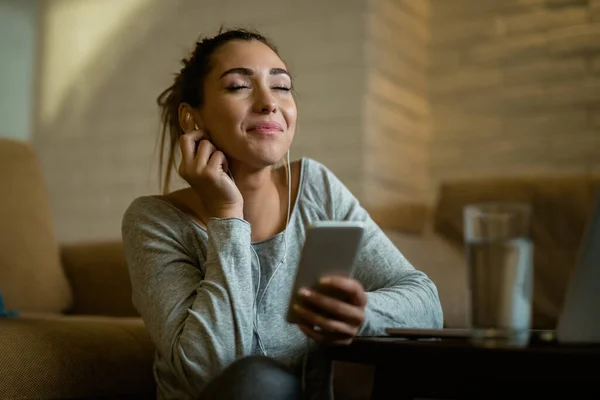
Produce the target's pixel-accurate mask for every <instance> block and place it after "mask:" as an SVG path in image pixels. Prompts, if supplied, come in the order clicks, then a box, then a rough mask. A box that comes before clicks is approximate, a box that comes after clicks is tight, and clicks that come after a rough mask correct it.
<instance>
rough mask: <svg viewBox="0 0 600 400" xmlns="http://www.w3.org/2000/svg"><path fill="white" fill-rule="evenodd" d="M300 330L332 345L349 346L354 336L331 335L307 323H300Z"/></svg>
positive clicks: (314, 338)
mask: <svg viewBox="0 0 600 400" xmlns="http://www.w3.org/2000/svg"><path fill="white" fill-rule="evenodd" d="M299 327H300V330H301V331H302V332H303V333H304V334H305V335H306V336H308V337H309V338H311V339H312V340H314V341H315V342H320V343H326V344H329V345H332V346H347V345H349V344H350V343H352V339H353V338H339V337H335V336H331V335H327V334H325V333H323V332H322V331H316V330H315V329H313V328H311V327H309V326H307V325H299Z"/></svg>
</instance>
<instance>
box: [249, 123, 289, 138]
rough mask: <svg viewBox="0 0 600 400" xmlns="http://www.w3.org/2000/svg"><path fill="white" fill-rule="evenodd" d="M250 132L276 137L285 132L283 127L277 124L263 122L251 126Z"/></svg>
mask: <svg viewBox="0 0 600 400" xmlns="http://www.w3.org/2000/svg"><path fill="white" fill-rule="evenodd" d="M248 132H256V133H261V134H264V135H274V134H277V133H281V132H283V127H282V126H281V125H280V124H278V123H277V122H273V121H262V122H257V123H256V124H252V125H250V127H249V128H248Z"/></svg>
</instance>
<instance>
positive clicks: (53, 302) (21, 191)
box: [0, 139, 71, 312]
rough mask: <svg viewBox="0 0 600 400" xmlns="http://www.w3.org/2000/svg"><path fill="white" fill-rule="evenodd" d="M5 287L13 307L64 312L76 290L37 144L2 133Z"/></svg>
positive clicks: (0, 250) (0, 255)
mask: <svg viewBox="0 0 600 400" xmlns="http://www.w3.org/2000/svg"><path fill="white" fill-rule="evenodd" d="M0 188H2V196H0V291H2V292H3V293H4V301H5V303H6V307H7V308H9V309H18V310H20V311H31V312H60V311H62V310H64V309H66V308H67V307H68V306H69V304H70V302H71V292H70V288H69V285H68V282H67V279H66V277H65V275H64V272H63V270H62V268H61V266H60V261H59V251H58V245H57V243H56V240H55V237H54V231H53V223H52V218H51V216H50V207H49V204H48V199H47V194H46V190H45V187H44V183H43V178H42V174H41V171H40V167H39V165H38V162H37V159H36V156H35V154H34V152H33V150H32V148H31V147H30V146H29V145H28V144H26V143H24V142H19V141H15V140H8V139H0Z"/></svg>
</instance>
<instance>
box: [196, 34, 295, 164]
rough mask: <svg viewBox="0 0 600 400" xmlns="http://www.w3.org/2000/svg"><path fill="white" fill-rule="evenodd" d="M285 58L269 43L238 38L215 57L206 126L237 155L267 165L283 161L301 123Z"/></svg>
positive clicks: (219, 145)
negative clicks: (274, 50) (272, 48)
mask: <svg viewBox="0 0 600 400" xmlns="http://www.w3.org/2000/svg"><path fill="white" fill-rule="evenodd" d="M291 87H292V82H291V78H290V76H289V75H288V73H287V72H286V67H285V64H284V63H283V61H281V59H280V58H279V56H277V54H275V52H273V50H271V49H270V48H269V47H268V46H266V45H265V44H263V43H261V42H259V41H257V40H251V41H242V40H233V41H231V42H229V43H227V44H225V45H223V46H222V47H221V48H219V49H218V50H217V51H216V52H215V53H214V54H213V57H212V65H211V72H210V73H209V75H208V76H207V77H206V81H205V83H204V105H203V106H202V107H201V108H200V109H199V114H200V118H201V119H200V124H201V126H200V128H201V129H203V130H204V131H205V132H206V133H208V134H209V135H210V138H211V140H212V142H213V144H214V145H215V146H216V147H217V148H219V149H220V150H222V151H223V152H224V153H225V154H226V155H227V156H228V157H229V158H230V159H231V160H235V161H240V162H242V163H244V164H247V165H249V166H252V167H257V168H263V167H266V166H269V165H273V164H275V163H277V162H278V161H280V160H281V159H282V158H283V156H284V155H285V153H286V152H287V151H288V149H289V148H290V145H291V143H292V139H293V137H294V131H295V128H296V115H297V110H296V102H295V101H294V97H293V96H292V92H291Z"/></svg>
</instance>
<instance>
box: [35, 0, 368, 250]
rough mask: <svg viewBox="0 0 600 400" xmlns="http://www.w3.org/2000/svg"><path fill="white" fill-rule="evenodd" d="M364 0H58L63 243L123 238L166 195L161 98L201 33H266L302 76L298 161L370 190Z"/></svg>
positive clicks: (54, 138)
mask: <svg viewBox="0 0 600 400" xmlns="http://www.w3.org/2000/svg"><path fill="white" fill-rule="evenodd" d="M365 7H366V3H365V1H364V0H344V1H317V0H303V1H295V0H273V1H271V0H262V1H261V3H260V7H259V6H258V5H257V4H255V3H253V2H247V1H242V0H239V1H229V2H223V1H217V0H203V1H197V0H176V1H175V0H173V1H169V2H166V1H162V0H133V1H126V2H125V1H121V0H86V1H71V0H52V1H47V2H46V3H45V8H44V10H43V20H44V25H43V27H42V39H43V46H42V47H43V54H42V62H41V81H42V84H41V88H40V102H41V104H40V107H39V115H38V129H37V133H36V135H35V138H34V143H35V145H36V147H37V149H38V151H39V152H40V155H41V159H42V164H43V167H44V171H45V174H46V179H47V182H48V187H49V191H50V195H51V200H52V206H53V212H54V216H55V219H56V227H57V231H58V237H59V239H60V240H61V241H77V240H95V239H107V238H118V237H120V222H121V216H122V214H123V211H124V210H125V208H126V207H127V206H128V205H129V203H130V202H131V200H132V199H133V198H134V197H135V196H139V195H145V194H152V193H156V192H157V190H158V182H157V179H156V176H157V172H156V167H157V165H156V154H155V145H156V140H157V137H158V136H157V135H158V129H159V125H158V113H157V108H156V106H155V99H156V96H157V95H158V94H159V93H160V91H162V90H163V89H164V88H166V87H167V86H168V85H169V83H170V80H171V74H172V73H174V72H176V71H178V70H179V68H180V67H179V61H180V59H181V58H182V57H183V56H184V55H185V54H186V53H187V50H188V49H190V47H191V46H192V45H193V44H194V42H195V39H196V38H197V37H198V36H199V35H201V34H202V35H204V34H206V35H212V34H214V33H216V31H217V30H218V27H219V26H220V25H221V23H226V25H227V26H228V27H232V26H237V25H238V24H239V25H241V26H247V27H252V28H257V29H259V30H261V31H262V32H264V33H266V34H267V35H268V36H270V37H271V38H272V39H274V41H275V43H276V44H277V45H278V46H279V47H280V49H281V51H282V54H283V56H284V58H285V59H286V61H287V62H288V64H289V65H290V68H291V70H292V72H293V73H294V74H295V75H296V77H295V78H296V80H295V84H296V87H297V91H298V93H297V101H298V106H299V110H300V119H299V123H298V131H297V136H296V141H295V143H294V146H293V148H292V158H297V157H299V156H301V155H306V156H310V157H313V158H315V159H317V160H320V161H322V162H325V163H326V164H327V165H328V166H329V167H330V168H331V169H332V170H333V171H334V172H335V173H336V174H338V175H339V176H340V178H341V179H342V180H343V181H344V182H345V183H346V184H347V185H348V186H349V187H350V189H351V190H353V191H354V192H355V193H356V194H357V195H358V196H361V194H362V176H361V171H362V164H363V161H362V160H363V146H362V145H363V144H362V134H363V132H362V118H363V116H362V114H363V112H362V107H363V93H364V87H365V84H364V80H365V79H364V76H365V72H364V70H365V60H364V30H365V25H364V19H365V17H364V15H365Z"/></svg>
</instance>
